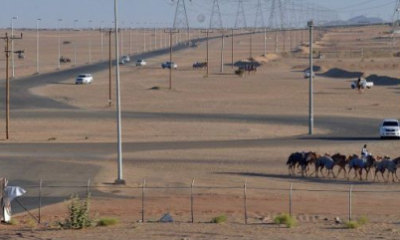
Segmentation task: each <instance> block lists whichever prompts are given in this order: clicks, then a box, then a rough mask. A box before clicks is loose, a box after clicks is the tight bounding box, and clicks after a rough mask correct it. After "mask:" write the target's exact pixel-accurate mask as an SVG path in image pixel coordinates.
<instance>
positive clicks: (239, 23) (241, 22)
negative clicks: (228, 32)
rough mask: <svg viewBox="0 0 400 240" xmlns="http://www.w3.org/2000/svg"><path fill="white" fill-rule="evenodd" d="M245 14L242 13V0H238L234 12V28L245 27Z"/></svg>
mask: <svg viewBox="0 0 400 240" xmlns="http://www.w3.org/2000/svg"><path fill="white" fill-rule="evenodd" d="M246 26H247V24H246V16H245V14H244V8H243V0H239V2H238V9H237V13H236V22H235V28H236V29H238V28H246Z"/></svg>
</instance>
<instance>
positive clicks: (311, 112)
mask: <svg viewBox="0 0 400 240" xmlns="http://www.w3.org/2000/svg"><path fill="white" fill-rule="evenodd" d="M307 25H308V27H309V29H310V92H309V94H310V103H309V134H310V135H313V132H314V99H313V91H314V89H313V87H314V86H313V77H314V76H313V75H314V63H313V41H314V39H313V27H314V22H313V21H309V22H308V24H307Z"/></svg>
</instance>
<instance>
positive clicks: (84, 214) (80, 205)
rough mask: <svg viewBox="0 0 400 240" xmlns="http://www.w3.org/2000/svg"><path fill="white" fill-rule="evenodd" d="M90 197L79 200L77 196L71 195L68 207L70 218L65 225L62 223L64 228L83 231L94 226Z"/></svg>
mask: <svg viewBox="0 0 400 240" xmlns="http://www.w3.org/2000/svg"><path fill="white" fill-rule="evenodd" d="M89 207H90V196H87V197H86V198H85V199H82V200H81V199H79V197H78V196H77V195H71V198H70V204H69V205H68V213H69V216H68V218H67V219H65V222H64V223H60V226H61V227H63V228H73V229H82V228H87V227H90V226H92V220H91V219H90V217H89Z"/></svg>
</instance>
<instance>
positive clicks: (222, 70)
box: [220, 30, 225, 73]
mask: <svg viewBox="0 0 400 240" xmlns="http://www.w3.org/2000/svg"><path fill="white" fill-rule="evenodd" d="M220 32H221V33H222V37H221V41H222V43H221V67H220V72H221V73H223V72H224V48H225V30H221V31H220Z"/></svg>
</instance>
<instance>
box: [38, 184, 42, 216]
mask: <svg viewBox="0 0 400 240" xmlns="http://www.w3.org/2000/svg"><path fill="white" fill-rule="evenodd" d="M42 184H43V180H42V179H40V183H39V221H38V222H39V223H40V222H41V218H42V217H41V216H42V213H41V211H42Z"/></svg>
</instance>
